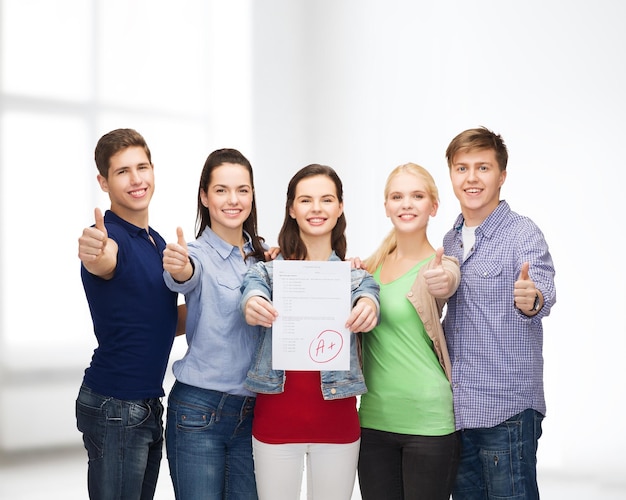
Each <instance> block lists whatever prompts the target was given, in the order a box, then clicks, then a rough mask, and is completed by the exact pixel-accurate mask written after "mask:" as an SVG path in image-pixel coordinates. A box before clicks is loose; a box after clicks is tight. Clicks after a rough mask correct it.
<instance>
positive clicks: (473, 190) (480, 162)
mask: <svg viewBox="0 0 626 500" xmlns="http://www.w3.org/2000/svg"><path fill="white" fill-rule="evenodd" d="M505 179H506V170H500V168H499V166H498V162H497V160H496V153H495V151H494V150H493V149H481V150H475V151H469V152H468V151H465V152H458V153H457V154H456V155H455V156H454V158H453V159H452V162H451V165H450V180H451V181H452V188H453V190H454V194H455V195H456V197H457V198H458V200H459V202H460V204H461V212H463V217H464V218H465V223H466V224H467V225H468V226H472V227H475V226H478V225H480V223H481V222H482V221H484V220H485V219H486V218H487V217H488V216H489V214H491V212H493V211H494V210H495V208H496V207H497V206H498V203H500V188H501V187H502V184H504V181H505Z"/></svg>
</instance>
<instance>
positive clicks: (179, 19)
mask: <svg viewBox="0 0 626 500" xmlns="http://www.w3.org/2000/svg"><path fill="white" fill-rule="evenodd" d="M0 9H1V10H0V23H1V25H0V26H1V31H0V37H1V38H0V49H1V53H0V82H1V86H0V99H1V100H0V243H1V246H0V287H1V288H0V298H1V303H0V314H1V320H0V321H1V322H0V450H3V452H4V453H5V454H8V455H9V456H10V455H11V454H12V453H15V452H22V451H24V450H26V451H28V450H39V449H41V448H44V449H50V448H51V449H53V450H54V449H57V448H56V447H64V446H76V445H79V444H80V443H79V440H80V437H79V435H78V433H77V431H75V429H74V420H73V419H74V417H73V400H74V397H75V393H76V391H77V390H78V386H79V383H80V378H81V375H82V370H83V369H84V367H85V366H86V365H87V363H88V361H89V356H90V352H91V349H92V348H93V345H94V339H93V334H92V332H91V324H90V319H89V314H88V309H87V304H86V301H85V300H84V296H83V292H82V287H81V284H80V278H79V263H78V259H77V256H76V253H77V238H78V236H79V234H80V232H81V230H82V228H83V227H84V226H86V225H89V224H91V223H92V214H93V208H94V207H95V206H100V207H103V208H106V207H107V206H108V204H107V203H108V200H107V199H106V197H105V196H104V195H103V194H102V193H101V192H99V190H98V187H97V183H96V180H95V176H96V169H95V165H94V163H93V147H94V146H95V143H96V141H97V139H98V138H99V137H100V136H101V135H102V134H103V133H105V132H108V131H109V130H111V129H113V128H117V127H133V128H136V129H137V130H139V131H140V132H141V133H143V134H144V136H145V137H146V139H147V140H148V143H149V145H150V147H151V149H152V153H153V160H154V163H155V169H156V170H155V173H156V179H157V192H156V195H155V198H154V200H153V205H152V211H151V224H152V225H153V226H155V227H156V228H157V230H159V231H160V232H161V234H163V235H164V236H165V237H166V239H168V240H173V239H174V238H175V228H176V226H177V225H180V226H182V227H183V228H184V230H185V235H186V237H187V239H193V234H194V220H195V207H196V195H197V182H198V179H199V175H200V171H201V168H202V165H203V163H204V160H205V158H206V156H207V155H208V154H209V153H210V152H211V151H212V150H213V149H216V148H218V147H235V148H237V149H240V150H241V151H242V152H243V153H244V154H245V155H246V156H247V157H248V158H249V159H250V160H251V162H252V165H253V167H254V169H255V181H256V194H257V203H258V211H259V228H260V232H261V234H263V235H264V236H265V237H266V238H267V240H268V242H269V243H270V244H275V240H276V236H277V233H278V230H279V228H280V225H281V223H282V219H283V213H284V197H285V192H286V186H287V182H288V180H289V178H290V177H291V175H292V174H293V173H295V171H296V170H298V169H299V168H301V167H303V166H305V165H306V164H308V163H324V164H328V165H330V166H332V167H334V168H335V169H336V170H337V171H338V173H339V174H340V176H341V177H342V179H343V182H344V190H345V210H346V216H347V220H348V243H349V247H348V254H349V255H351V256H352V255H358V256H361V257H365V256H367V255H368V254H369V253H370V252H371V251H372V250H373V249H374V248H375V247H376V246H377V244H378V243H379V242H380V241H381V239H382V238H383V237H384V235H385V234H386V232H387V231H388V229H389V227H390V226H389V224H388V221H387V220H386V218H385V217H384V212H383V207H382V201H383V200H382V190H383V183H384V180H385V178H386V176H387V174H388V172H389V171H390V170H391V169H392V168H394V167H395V166H397V165H398V164H400V163H405V162H407V161H413V162H416V163H419V164H421V165H423V166H424V167H426V168H428V169H429V170H430V171H431V172H432V173H433V175H434V177H435V179H436V181H437V183H438V186H439V189H440V195H441V208H440V210H439V214H438V215H437V217H436V218H435V219H434V220H433V221H432V223H431V227H430V237H431V239H432V241H433V242H434V243H435V244H437V243H438V242H440V241H441V239H442V237H443V234H444V233H445V231H447V229H448V228H449V227H450V226H451V224H452V221H453V220H454V217H455V216H456V215H457V213H458V204H457V201H456V199H455V198H454V196H453V194H452V191H451V188H450V186H449V179H448V177H447V165H446V161H445V157H444V152H445V149H446V147H447V145H448V143H449V141H450V140H451V139H452V137H453V136H455V135H456V134H457V133H459V132H460V131H462V130H464V129H466V128H470V127H475V126H480V125H485V126H487V127H489V128H491V129H493V130H495V131H496V132H498V133H501V134H502V136H503V137H504V139H505V141H506V143H507V145H508V147H509V153H510V161H509V167H508V171H509V172H508V178H507V181H506V183H505V185H504V186H503V190H502V197H503V198H504V199H506V200H507V201H508V202H509V203H510V204H511V206H512V208H513V209H514V210H515V211H517V212H520V213H522V214H524V215H528V216H530V217H531V218H532V219H533V220H534V221H535V222H537V223H538V225H539V226H540V227H541V228H542V230H543V231H544V233H545V235H546V238H547V240H548V243H549V245H550V250H551V252H552V256H553V258H554V261H555V265H556V270H557V275H556V280H557V304H556V306H555V307H554V309H553V312H552V314H551V316H550V317H549V318H547V319H546V320H545V321H544V328H545V348H544V355H545V381H546V395H547V402H548V415H547V418H546V420H545V423H544V436H543V437H542V438H541V441H540V449H539V467H540V470H541V471H542V473H544V474H547V473H551V474H554V475H556V476H560V477H566V478H572V479H574V478H575V479H580V478H583V479H588V481H589V482H593V483H597V484H605V485H618V486H619V487H621V488H624V489H626V484H625V483H624V481H625V480H624V477H626V476H625V474H624V472H625V469H624V465H623V463H622V461H621V460H619V458H620V454H619V453H618V451H621V450H623V449H624V448H625V447H626V437H625V435H624V433H623V432H622V430H621V429H622V428H621V420H622V418H621V416H622V412H621V411H620V409H621V408H622V407H623V401H622V397H623V394H624V386H625V382H626V376H625V375H626V373H625V368H624V365H625V363H624V359H623V358H624V354H625V352H626V349H625V345H624V344H625V340H624V334H625V333H626V332H625V328H624V319H623V314H622V312H623V310H624V298H625V297H624V278H625V274H626V273H625V271H624V267H623V264H622V259H621V257H620V255H621V254H620V253H619V252H620V250H621V248H622V245H623V243H622V242H623V236H622V223H621V219H622V218H623V216H622V201H623V198H624V195H623V191H624V187H625V186H624V184H625V168H624V160H623V155H624V153H623V144H624V137H625V132H626V127H625V125H624V116H625V115H626V100H625V98H624V88H626V74H625V67H626V66H625V64H624V60H625V56H626V39H625V35H624V29H623V23H624V20H625V19H626V4H624V3H622V2H614V1H611V0H599V1H596V2H583V1H580V0H568V1H566V0H544V1H538V0H530V1H524V2H522V1H502V0H499V1H496V0H493V1H488V0H475V1H473V2H464V1H462V0H443V1H438V2H422V1H412V0H406V1H400V0H384V1H383V0H380V1H374V0H335V1H331V0H317V1H305V0H301V1H293V0H258V1H256V2H252V1H250V0H248V1H243V0H242V1H201V0H181V1H179V2H176V3H174V2H165V1H158V0H157V1H148V0H144V1H141V0H123V1H122V0H107V1H106V2H104V1H99V0H89V1H88V0H57V1H55V2H48V1H45V0H0ZM183 342H184V341H183ZM183 351H184V345H183V344H182V343H181V341H180V339H179V340H178V341H177V344H176V346H175V351H174V353H173V358H175V357H179V356H180V355H181V353H182V352H183ZM42 413H43V414H42ZM163 474H164V475H165V476H166V472H164V473H163Z"/></svg>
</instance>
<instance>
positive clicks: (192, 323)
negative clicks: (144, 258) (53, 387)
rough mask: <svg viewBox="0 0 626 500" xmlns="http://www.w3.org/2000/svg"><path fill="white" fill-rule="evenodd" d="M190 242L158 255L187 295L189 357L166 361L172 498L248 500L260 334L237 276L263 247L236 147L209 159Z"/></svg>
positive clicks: (252, 492) (170, 279)
mask: <svg viewBox="0 0 626 500" xmlns="http://www.w3.org/2000/svg"><path fill="white" fill-rule="evenodd" d="M197 226H198V228H197V229H198V232H197V235H196V236H197V239H196V241H194V242H191V243H189V245H187V244H186V243H185V240H184V238H183V234H182V230H181V229H178V231H177V233H178V242H177V243H168V245H167V248H166V250H165V252H164V253H163V268H164V270H165V272H164V279H165V283H166V285H167V286H168V287H169V288H170V289H171V290H174V291H176V292H179V293H183V294H185V302H186V304H187V322H186V327H187V328H186V337H187V344H188V348H187V352H186V353H185V355H184V357H183V358H182V359H179V360H177V361H176V362H174V365H173V371H174V375H175V376H176V382H175V383H174V386H173V388H172V390H171V391H170V394H169V398H168V404H167V428H166V432H165V435H166V447H167V458H168V463H169V468H170V476H171V478H172V483H173V485H174V493H175V495H176V498H177V499H185V500H192V499H205V498H223V499H237V500H256V499H257V492H256V484H255V480H254V464H253V460H252V416H253V413H254V403H255V399H256V398H255V394H254V393H253V392H251V391H249V390H247V389H246V388H245V387H244V381H245V378H246V372H247V371H248V368H249V366H250V362H251V361H252V357H253V355H254V352H255V349H256V346H257V342H258V337H259V331H260V330H261V329H260V328H259V327H253V326H250V325H247V324H246V322H245V321H244V319H243V318H242V317H241V314H240V312H239V300H240V293H239V287H240V286H241V283H242V280H243V277H244V276H245V274H246V272H247V271H248V269H249V268H250V266H252V265H253V264H254V263H256V262H257V261H259V260H261V261H263V260H265V258H266V257H265V253H266V252H265V251H266V246H265V244H264V243H263V239H262V238H261V237H260V236H259V235H258V234H257V227H256V202H255V197H254V183H253V175H252V166H251V165H250V162H249V161H248V160H247V159H246V158H245V157H244V156H243V155H242V154H241V153H240V152H239V151H237V150H235V149H218V150H216V151H213V153H211V154H210V155H209V157H208V158H207V160H206V162H205V164H204V168H203V169H202V174H201V176H200V184H199V187H198V217H197Z"/></svg>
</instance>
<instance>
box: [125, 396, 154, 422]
mask: <svg viewBox="0 0 626 500" xmlns="http://www.w3.org/2000/svg"><path fill="white" fill-rule="evenodd" d="M127 405H128V406H127V410H128V415H127V420H126V427H128V428H131V427H139V426H140V425H142V424H143V423H145V422H146V420H148V419H149V418H150V415H151V414H152V408H150V405H149V404H147V403H138V402H129V403H127Z"/></svg>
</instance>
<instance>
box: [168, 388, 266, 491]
mask: <svg viewBox="0 0 626 500" xmlns="http://www.w3.org/2000/svg"><path fill="white" fill-rule="evenodd" d="M255 401H256V399H255V398H253V397H244V396H233V395H231V394H225V393H223V392H218V391H211V390H208V389H200V388H198V387H192V386H190V385H186V384H183V383H181V382H175V384H174V387H173V388H172V390H171V392H170V395H169V398H168V403H167V427H166V430H165V442H166V447H167V460H168V462H169V466H170V475H171V477H172V484H173V485H174V493H175V494H176V498H177V499H185V500H194V499H203V500H222V499H224V500H257V498H258V497H257V491H256V481H255V478H254V462H253V460H252V417H253V415H254V403H255Z"/></svg>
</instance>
